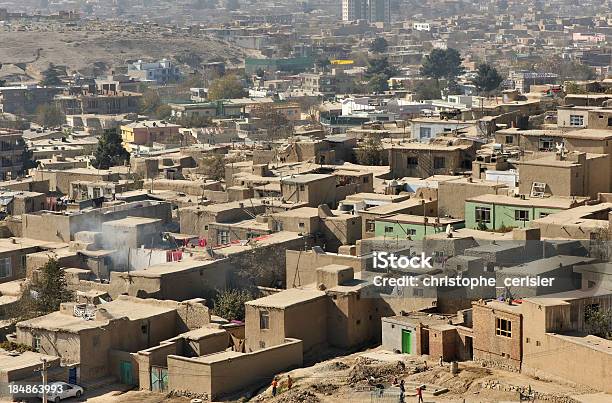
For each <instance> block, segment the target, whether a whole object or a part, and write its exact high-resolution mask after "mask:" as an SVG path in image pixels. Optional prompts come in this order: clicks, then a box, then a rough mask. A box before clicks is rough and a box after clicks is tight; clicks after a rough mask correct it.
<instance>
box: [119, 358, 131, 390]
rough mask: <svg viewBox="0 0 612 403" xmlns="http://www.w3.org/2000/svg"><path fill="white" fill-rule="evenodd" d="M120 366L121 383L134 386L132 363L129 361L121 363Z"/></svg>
mask: <svg viewBox="0 0 612 403" xmlns="http://www.w3.org/2000/svg"><path fill="white" fill-rule="evenodd" d="M120 365H121V366H120V375H121V379H120V381H121V383H123V384H125V385H133V384H134V379H133V377H132V363H131V362H129V361H121V364H120Z"/></svg>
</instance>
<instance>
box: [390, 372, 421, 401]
mask: <svg viewBox="0 0 612 403" xmlns="http://www.w3.org/2000/svg"><path fill="white" fill-rule="evenodd" d="M393 386H396V387H398V388H399V390H400V396H399V401H400V403H404V402H405V401H406V385H405V384H404V380H403V379H402V380H401V381H399V382H398V380H397V378H395V379H394V380H393ZM424 389H425V385H419V386H417V387H416V397H417V402H418V403H423V390H424Z"/></svg>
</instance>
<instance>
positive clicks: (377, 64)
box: [365, 57, 398, 92]
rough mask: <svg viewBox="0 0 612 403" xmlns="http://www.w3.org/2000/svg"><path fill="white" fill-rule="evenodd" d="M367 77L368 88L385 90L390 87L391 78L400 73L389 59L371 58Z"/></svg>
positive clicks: (376, 90) (374, 90) (375, 90)
mask: <svg viewBox="0 0 612 403" xmlns="http://www.w3.org/2000/svg"><path fill="white" fill-rule="evenodd" d="M369 64H370V65H369V67H368V69H367V70H366V74H365V77H366V78H367V79H368V89H369V90H370V91H373V92H383V91H386V90H388V89H389V78H391V77H393V76H396V75H397V74H398V71H397V69H396V68H395V67H394V66H391V65H390V64H389V59H388V58H386V57H379V58H374V59H370V61H369Z"/></svg>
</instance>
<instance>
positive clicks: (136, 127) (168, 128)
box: [121, 120, 184, 151]
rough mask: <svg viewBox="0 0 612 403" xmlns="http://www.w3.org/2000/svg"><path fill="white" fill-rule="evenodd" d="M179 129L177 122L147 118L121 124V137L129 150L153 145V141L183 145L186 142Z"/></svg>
mask: <svg viewBox="0 0 612 403" xmlns="http://www.w3.org/2000/svg"><path fill="white" fill-rule="evenodd" d="M179 129H180V126H178V125H175V124H171V123H167V122H164V121H159V120H147V121H142V122H134V123H130V124H128V125H124V126H121V137H122V138H123V144H124V146H125V147H126V148H127V149H128V151H129V150H132V151H137V150H138V146H147V147H151V146H152V145H153V143H160V144H166V145H174V146H181V145H184V144H183V138H182V136H181V135H180V133H179Z"/></svg>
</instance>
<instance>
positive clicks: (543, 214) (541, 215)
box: [540, 213, 550, 218]
mask: <svg viewBox="0 0 612 403" xmlns="http://www.w3.org/2000/svg"><path fill="white" fill-rule="evenodd" d="M549 215H550V213H540V218H544V217H548V216H549Z"/></svg>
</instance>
